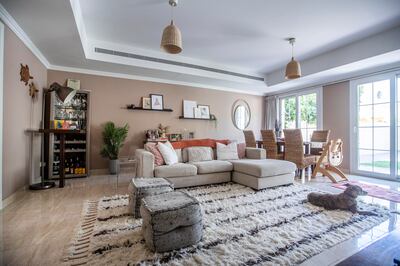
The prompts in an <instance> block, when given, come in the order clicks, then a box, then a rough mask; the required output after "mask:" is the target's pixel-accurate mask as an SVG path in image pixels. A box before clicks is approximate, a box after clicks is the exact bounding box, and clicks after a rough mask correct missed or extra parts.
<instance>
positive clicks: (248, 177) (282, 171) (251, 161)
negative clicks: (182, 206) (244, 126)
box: [135, 148, 296, 189]
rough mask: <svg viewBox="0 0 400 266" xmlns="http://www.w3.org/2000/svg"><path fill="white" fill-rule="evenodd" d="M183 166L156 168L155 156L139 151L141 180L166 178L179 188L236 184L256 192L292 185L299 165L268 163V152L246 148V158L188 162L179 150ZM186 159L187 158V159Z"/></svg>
mask: <svg viewBox="0 0 400 266" xmlns="http://www.w3.org/2000/svg"><path fill="white" fill-rule="evenodd" d="M175 152H176V153H177V154H178V158H179V163H177V164H173V165H161V166H155V165H154V155H153V154H152V153H151V152H148V151H146V150H144V149H138V150H136V154H135V155H136V160H137V173H136V175H137V176H138V177H163V178H166V179H168V180H169V181H170V182H172V183H173V184H174V186H175V187H176V188H181V187H191V186H200V185H207V184H216V183H223V182H229V181H234V182H237V183H240V184H243V185H246V186H249V187H252V188H254V189H263V188H267V187H273V186H279V185H285V184H291V183H292V182H293V178H294V172H295V170H296V165H295V164H293V163H291V162H288V161H282V160H271V159H266V152H265V150H264V149H258V148H246V158H244V159H239V160H229V161H221V160H210V161H200V162H188V161H187V156H185V149H183V150H180V149H176V150H175ZM185 157H186V158H185Z"/></svg>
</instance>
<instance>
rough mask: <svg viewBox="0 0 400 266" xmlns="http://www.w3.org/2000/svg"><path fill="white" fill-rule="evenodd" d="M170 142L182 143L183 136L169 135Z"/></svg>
mask: <svg viewBox="0 0 400 266" xmlns="http://www.w3.org/2000/svg"><path fill="white" fill-rule="evenodd" d="M168 139H169V141H180V140H181V139H182V134H179V133H177V134H176V133H173V134H169V135H168Z"/></svg>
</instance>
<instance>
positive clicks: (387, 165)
mask: <svg viewBox="0 0 400 266" xmlns="http://www.w3.org/2000/svg"><path fill="white" fill-rule="evenodd" d="M360 165H365V166H372V165H373V166H374V167H379V168H388V169H389V168H390V161H375V162H374V163H361V164H360ZM397 169H400V162H398V164H397Z"/></svg>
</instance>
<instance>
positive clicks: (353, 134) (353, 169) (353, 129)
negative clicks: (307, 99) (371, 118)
mask: <svg viewBox="0 0 400 266" xmlns="http://www.w3.org/2000/svg"><path fill="white" fill-rule="evenodd" d="M398 76H400V71H393V72H388V73H384V74H376V75H371V76H368V77H365V78H360V79H354V80H351V81H350V125H349V129H350V173H351V174H357V175H363V176H368V177H374V178H380V179H388V180H392V181H393V180H399V175H400V173H397V176H396V169H395V168H396V167H397V165H396V162H397V161H398V160H397V149H398V145H400V143H399V144H398V143H397V134H398V132H397V127H398V126H400V125H397V123H396V122H397V108H400V106H397V105H396V102H397V93H398V89H397V87H396V83H397V82H396V80H397V77H398ZM384 79H389V80H390V89H391V92H390V95H391V97H390V112H391V114H392V115H391V117H390V127H391V129H390V135H391V137H390V159H391V163H390V172H391V174H383V173H375V172H369V171H363V170H358V156H357V154H358V130H357V128H358V125H357V120H358V119H357V115H358V110H357V107H358V94H357V87H358V85H360V84H364V83H369V82H375V81H379V80H384ZM393 96H394V101H393V99H392V97H393ZM393 125H394V126H393ZM392 158H393V159H394V160H392Z"/></svg>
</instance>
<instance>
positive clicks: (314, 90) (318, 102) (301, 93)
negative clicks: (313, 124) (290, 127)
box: [277, 87, 323, 129]
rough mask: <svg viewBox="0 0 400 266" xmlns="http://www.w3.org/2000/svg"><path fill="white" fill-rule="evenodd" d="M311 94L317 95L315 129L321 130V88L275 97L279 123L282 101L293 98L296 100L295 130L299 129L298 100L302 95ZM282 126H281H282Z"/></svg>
mask: <svg viewBox="0 0 400 266" xmlns="http://www.w3.org/2000/svg"><path fill="white" fill-rule="evenodd" d="M311 93H316V94H317V129H322V128H323V89H322V87H315V88H310V89H304V90H298V91H294V92H288V93H283V94H279V95H278V96H277V99H278V117H279V121H281V118H282V117H281V111H282V101H281V100H282V99H285V98H290V97H295V98H296V128H300V124H301V123H300V120H301V118H300V116H299V114H300V101H299V98H300V96H302V95H307V94H311ZM282 126H283V125H282Z"/></svg>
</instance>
